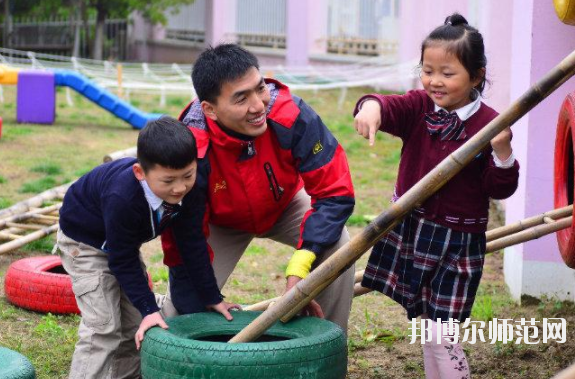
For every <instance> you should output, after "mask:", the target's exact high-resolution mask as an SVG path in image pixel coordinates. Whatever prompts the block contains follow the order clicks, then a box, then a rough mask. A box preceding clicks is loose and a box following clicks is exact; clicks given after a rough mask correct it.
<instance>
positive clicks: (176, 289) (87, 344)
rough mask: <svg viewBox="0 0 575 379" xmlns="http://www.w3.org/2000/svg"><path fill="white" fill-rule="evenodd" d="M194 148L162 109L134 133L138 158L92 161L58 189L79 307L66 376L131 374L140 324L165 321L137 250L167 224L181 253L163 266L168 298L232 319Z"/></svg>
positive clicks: (65, 255) (189, 309) (65, 260)
mask: <svg viewBox="0 0 575 379" xmlns="http://www.w3.org/2000/svg"><path fill="white" fill-rule="evenodd" d="M196 157H197V148H196V141H195V138H194V136H193V134H192V133H191V132H190V130H189V129H188V128H187V127H185V126H184V125H183V124H182V123H181V122H179V121H177V120H174V119H172V118H169V117H162V118H160V119H158V120H155V121H151V122H149V123H148V125H147V126H146V128H144V129H143V130H142V131H141V132H140V135H139V136H138V158H137V160H136V159H134V158H125V159H121V160H118V161H113V162H110V163H107V164H104V165H101V166H99V167H96V168H95V169H94V170H92V171H91V172H90V173H88V174H86V175H85V176H83V177H82V178H80V179H79V180H78V181H77V182H76V183H74V184H73V185H72V186H71V187H70V189H69V190H68V191H67V192H66V196H65V197H64V203H63V206H62V209H61V210H60V230H59V232H58V239H57V246H58V248H59V250H60V255H61V257H62V264H63V266H64V268H65V269H66V271H67V272H68V273H69V274H70V276H71V278H72V288H73V290H74V294H75V295H76V300H77V302H78V307H79V308H80V310H81V312H82V322H81V324H80V327H79V331H78V334H79V340H78V343H77V344H76V350H75V352H74V356H73V359H72V367H71V370H70V376H69V377H70V378H71V379H74V378H137V377H139V371H140V364H139V363H140V358H139V354H138V352H137V349H139V348H140V342H141V341H142V339H143V336H144V333H145V332H146V330H148V329H149V328H151V327H153V326H156V325H158V326H160V327H162V328H164V329H166V328H167V325H166V323H165V322H164V320H163V318H162V316H161V315H160V313H159V308H158V306H157V305H156V301H155V297H154V294H153V293H152V291H151V290H150V288H149V287H148V282H147V275H146V270H145V265H144V263H143V262H142V259H141V256H140V252H139V249H140V246H141V245H142V244H143V243H145V242H147V241H149V240H152V239H154V238H155V237H156V236H158V235H159V234H160V233H161V232H162V231H163V230H164V229H165V228H166V227H167V226H168V225H170V226H171V229H172V232H173V237H174V239H175V240H176V241H177V245H178V247H179V250H180V252H181V258H182V261H183V264H182V265H180V266H178V267H170V286H171V293H172V294H174V295H172V298H173V300H172V301H173V302H174V306H175V307H176V308H177V309H179V310H180V311H181V312H180V313H193V312H200V311H202V310H205V308H206V307H207V308H208V309H213V310H216V311H218V312H220V313H222V314H223V315H224V316H225V317H226V319H228V320H231V319H232V316H231V315H230V313H229V311H228V310H229V309H230V308H233V307H237V306H236V305H235V304H229V303H226V302H224V301H222V295H221V294H220V291H219V289H218V286H217V283H216V279H215V276H214V272H213V269H212V266H211V262H210V257H209V254H208V250H207V243H206V240H205V237H204V235H203V233H202V229H201V228H202V220H203V217H204V211H205V202H206V200H205V187H206V172H205V167H198V161H197V159H196ZM182 272H185V273H189V275H181V273H182ZM181 277H184V278H193V279H186V280H181V279H180V280H178V278H181ZM134 336H135V337H134ZM134 338H135V342H136V343H135V344H134Z"/></svg>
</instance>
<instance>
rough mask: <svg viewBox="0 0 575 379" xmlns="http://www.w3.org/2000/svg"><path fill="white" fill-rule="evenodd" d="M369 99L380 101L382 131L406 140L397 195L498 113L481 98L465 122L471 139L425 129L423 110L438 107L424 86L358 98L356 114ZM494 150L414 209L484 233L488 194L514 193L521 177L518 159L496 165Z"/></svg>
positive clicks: (433, 218)
mask: <svg viewBox="0 0 575 379" xmlns="http://www.w3.org/2000/svg"><path fill="white" fill-rule="evenodd" d="M368 98H370V99H374V100H377V101H378V102H379V104H380V105H381V127H380V130H382V131H384V132H387V133H390V134H392V135H394V136H397V137H399V138H401V139H402V141H403V147H402V149H401V161H400V163H399V173H398V178H397V183H396V185H395V194H394V200H395V199H397V198H399V197H401V195H403V194H404V193H405V192H407V191H408V190H409V189H410V188H411V187H413V185H415V184H416V183H417V182H418V181H419V180H420V179H421V178H423V177H424V176H425V175H426V174H427V173H428V172H430V171H431V170H432V169H433V168H435V166H437V165H438V164H439V163H440V162H441V161H442V160H443V159H445V158H446V157H448V156H449V155H450V154H451V153H453V152H454V151H455V150H456V149H458V148H459V147H460V146H461V145H463V144H464V143H465V142H466V141H467V139H469V138H471V137H472V136H474V135H475V134H476V133H477V132H478V131H479V130H480V129H481V128H483V127H484V126H485V125H487V124H488V123H489V122H490V121H491V120H493V119H494V118H495V117H496V116H497V112H495V111H494V110H493V109H492V108H490V107H488V106H487V105H485V104H484V103H481V106H480V108H479V110H478V111H477V112H476V113H474V114H473V115H472V116H471V117H469V118H468V119H467V120H466V121H465V122H464V125H465V131H466V133H467V136H468V137H467V139H465V140H462V141H441V140H440V139H439V136H438V135H434V136H432V135H430V134H429V132H428V130H427V125H426V123H425V120H424V115H425V113H427V112H433V111H434V104H433V101H432V100H431V99H430V98H429V96H427V94H426V93H425V91H423V90H415V91H409V92H407V93H406V94H405V95H385V96H384V95H379V94H372V95H366V96H364V97H362V98H361V99H359V101H358V102H357V105H356V107H355V110H354V115H356V114H357V112H358V111H359V109H358V105H360V104H361V103H362V102H363V101H364V100H366V99H368ZM491 152H492V149H491V145H489V146H488V147H486V148H485V149H484V150H483V151H482V152H481V153H480V154H478V155H477V156H476V157H475V159H473V161H472V162H471V163H469V165H467V166H466V167H465V168H464V169H463V170H462V171H460V172H459V173H458V174H457V175H456V176H455V177H453V178H452V179H451V180H450V181H449V182H448V183H447V184H445V185H444V186H443V187H442V188H441V189H440V190H439V191H437V192H436V193H435V195H432V196H431V197H430V198H428V199H427V201H425V202H424V203H423V204H422V206H421V207H420V208H416V209H415V212H417V213H419V214H421V215H422V216H423V217H424V218H426V219H428V220H430V221H433V222H435V223H437V224H440V225H443V226H446V227H449V228H452V229H454V230H458V231H462V232H470V233H483V232H485V230H486V229H487V217H488V211H489V198H490V197H491V198H493V199H505V198H507V197H509V196H511V195H512V194H513V193H514V192H515V190H516V189H517V182H518V179H519V163H518V162H517V161H515V163H514V165H513V167H510V168H499V167H496V166H495V163H494V162H493V157H492V156H491Z"/></svg>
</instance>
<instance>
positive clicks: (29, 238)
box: [0, 224, 58, 255]
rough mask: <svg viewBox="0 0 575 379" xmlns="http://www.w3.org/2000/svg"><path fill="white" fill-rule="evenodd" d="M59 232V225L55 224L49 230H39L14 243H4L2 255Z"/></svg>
mask: <svg viewBox="0 0 575 379" xmlns="http://www.w3.org/2000/svg"><path fill="white" fill-rule="evenodd" d="M57 230H58V224H55V225H51V226H49V227H47V228H44V229H42V230H37V231H35V232H33V233H30V234H28V235H25V236H22V237H21V238H18V239H16V240H14V241H10V242H7V243H4V244H2V245H0V255H2V254H4V253H7V252H9V251H12V250H15V249H18V248H19V247H22V246H24V245H26V244H27V243H29V242H32V241H35V240H37V239H40V238H42V237H46V236H47V235H50V234H52V233H55V232H56V231H57Z"/></svg>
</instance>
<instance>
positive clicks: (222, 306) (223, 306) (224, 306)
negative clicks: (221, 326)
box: [206, 301, 242, 321]
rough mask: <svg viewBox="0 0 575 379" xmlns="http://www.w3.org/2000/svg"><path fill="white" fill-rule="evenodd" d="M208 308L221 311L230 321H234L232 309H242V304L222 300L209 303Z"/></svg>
mask: <svg viewBox="0 0 575 379" xmlns="http://www.w3.org/2000/svg"><path fill="white" fill-rule="evenodd" d="M206 308H208V309H209V310H212V311H216V312H219V313H221V314H222V315H224V317H225V318H226V320H228V321H232V320H233V319H234V318H233V317H232V315H231V314H230V309H237V310H242V307H241V305H238V304H234V303H228V302H227V301H222V302H221V303H218V304H214V305H208V306H207V307H206Z"/></svg>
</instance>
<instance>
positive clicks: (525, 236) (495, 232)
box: [244, 205, 573, 311]
mask: <svg viewBox="0 0 575 379" xmlns="http://www.w3.org/2000/svg"><path fill="white" fill-rule="evenodd" d="M572 210H573V205H569V206H567V207H564V208H559V209H555V210H552V211H549V212H545V213H543V214H540V215H538V216H533V217H529V218H526V219H524V220H521V221H518V222H517V223H515V224H511V225H505V226H501V227H499V228H496V229H492V230H491V234H490V235H489V236H487V234H486V237H487V238H486V239H487V242H488V243H487V246H486V247H487V250H486V254H489V253H493V252H495V251H499V250H501V249H503V248H505V247H508V246H512V245H516V244H518V243H522V242H527V241H531V240H533V239H536V238H539V237H541V236H543V235H547V234H550V233H555V232H557V231H559V230H561V229H565V228H568V227H569V226H570V225H571V223H572V217H571V216H569V217H564V218H557V219H551V218H550V217H547V216H544V215H549V214H550V215H552V216H553V217H558V216H561V215H563V214H567V215H570V214H571V212H572ZM544 219H550V220H552V221H553V224H554V226H552V227H548V225H546V224H543V226H545V228H539V229H537V230H531V229H520V228H525V227H526V226H527V225H531V228H536V227H538V226H541V224H539V225H537V224H535V222H537V221H539V222H542V221H543V220H544ZM509 231H513V232H514V234H508V232H509ZM517 235H519V236H520V237H519V238H516V239H515V240H514V239H511V238H508V239H504V237H511V236H517ZM498 236H499V237H498ZM494 237H498V238H497V239H494ZM364 273H365V270H358V271H356V272H355V275H354V283H355V287H354V297H357V296H361V295H365V294H366V293H369V292H371V291H372V290H370V289H368V288H365V287H362V286H361V285H359V283H360V282H361V280H362V279H363V274H364ZM278 299H279V297H274V298H272V299H268V300H263V301H260V302H259V303H255V304H252V305H248V306H247V307H244V309H245V310H247V311H265V310H266V309H267V308H268V307H269V306H270V304H271V303H273V302H275V301H277V300H278Z"/></svg>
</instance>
